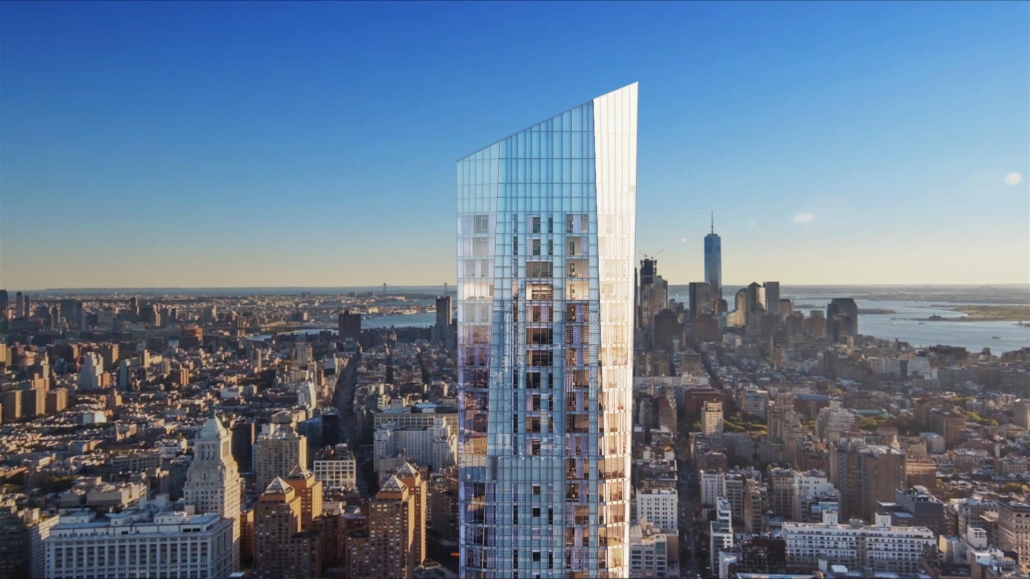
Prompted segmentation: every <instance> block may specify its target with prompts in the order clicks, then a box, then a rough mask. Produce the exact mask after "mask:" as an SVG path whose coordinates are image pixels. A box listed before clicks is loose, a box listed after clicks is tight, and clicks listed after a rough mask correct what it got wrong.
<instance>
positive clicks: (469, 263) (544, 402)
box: [457, 83, 637, 579]
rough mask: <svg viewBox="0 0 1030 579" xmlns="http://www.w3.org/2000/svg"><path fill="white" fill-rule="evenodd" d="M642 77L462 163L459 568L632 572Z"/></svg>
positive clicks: (479, 572)
mask: <svg viewBox="0 0 1030 579" xmlns="http://www.w3.org/2000/svg"><path fill="white" fill-rule="evenodd" d="M636 125H637V84H636V83H634V84H632V85H629V86H627V87H624V88H621V89H619V90H617V91H615V92H612V93H609V94H607V95H604V96H602V97H599V98H596V99H594V100H592V101H589V102H587V103H585V104H583V105H581V106H579V107H576V108H574V109H571V110H569V111H566V112H564V113H562V114H560V115H558V116H555V117H553V118H551V119H548V120H546V121H544V122H542V123H540V124H538V125H535V126H533V127H530V128H529V129H526V130H524V131H522V132H519V133H516V134H514V135H512V136H510V137H507V138H505V139H503V140H501V141H499V142H497V143H495V144H493V145H491V146H489V147H487V148H485V149H483V150H481V151H479V152H477V153H474V154H472V155H470V156H468V157H466V158H465V159H462V160H460V161H458V167H457V170H458V171H457V172H458V227H459V229H458V260H459V261H458V265H459V268H458V275H459V278H458V340H459V348H458V352H459V358H458V385H459V391H460V395H459V397H460V398H461V399H462V400H463V403H462V404H463V406H462V409H461V415H460V418H459V420H460V428H459V431H460V433H461V434H460V436H461V439H460V467H461V475H460V479H461V491H460V497H461V498H460V500H461V533H460V534H461V538H460V541H459V544H460V547H459V550H460V565H461V576H462V577H465V578H468V579H472V578H483V579H486V578H494V577H512V575H513V574H514V573H518V574H519V575H521V576H523V577H541V578H543V579H546V578H551V577H628V576H629V561H628V555H629V552H628V545H629V527H628V522H629V503H628V499H629V491H630V488H629V478H628V477H629V472H630V454H629V452H630V441H629V439H630V432H631V426H630V417H631V416H632V395H631V388H632V375H633V372H632V353H633V333H634V332H633V314H632V312H631V307H632V303H633V255H634V253H635V251H636V248H635V237H634V234H635V232H634V228H635V225H636V223H635V211H636V158H637V154H636V151H637V136H636V132H637V131H636Z"/></svg>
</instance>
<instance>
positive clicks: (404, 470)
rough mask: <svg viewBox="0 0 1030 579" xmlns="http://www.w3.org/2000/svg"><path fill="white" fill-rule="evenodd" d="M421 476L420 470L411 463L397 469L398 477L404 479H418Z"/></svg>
mask: <svg viewBox="0 0 1030 579" xmlns="http://www.w3.org/2000/svg"><path fill="white" fill-rule="evenodd" d="M421 474H422V473H420V472H419V471H418V469H417V468H415V466H414V465H413V464H411V463H410V462H405V463H404V464H402V465H401V467H400V468H398V469H397V476H399V477H402V478H403V477H409V476H410V477H416V476H419V475H421Z"/></svg>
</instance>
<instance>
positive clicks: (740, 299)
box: [733, 288, 748, 327]
mask: <svg viewBox="0 0 1030 579" xmlns="http://www.w3.org/2000/svg"><path fill="white" fill-rule="evenodd" d="M747 304H748V295H747V288H740V289H739V290H737V295H736V296H735V298H734V307H735V308H736V309H735V310H734V312H733V313H734V315H735V317H736V319H735V320H734V325H736V326H738V327H742V326H744V325H746V324H747V307H748V305H747Z"/></svg>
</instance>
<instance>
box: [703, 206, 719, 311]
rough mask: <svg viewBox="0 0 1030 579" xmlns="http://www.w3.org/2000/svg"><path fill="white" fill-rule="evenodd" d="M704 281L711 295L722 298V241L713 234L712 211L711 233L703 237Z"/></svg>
mask: <svg viewBox="0 0 1030 579" xmlns="http://www.w3.org/2000/svg"><path fill="white" fill-rule="evenodd" d="M705 281H706V282H708V285H709V286H711V288H712V295H713V296H715V297H716V298H722V240H721V239H720V238H719V236H718V235H717V234H716V233H715V211H714V210H713V211H712V231H711V233H709V234H708V235H706V236H705Z"/></svg>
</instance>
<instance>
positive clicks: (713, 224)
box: [712, 207, 715, 235]
mask: <svg viewBox="0 0 1030 579" xmlns="http://www.w3.org/2000/svg"><path fill="white" fill-rule="evenodd" d="M712 235H715V208H714V207H713V208H712Z"/></svg>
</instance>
